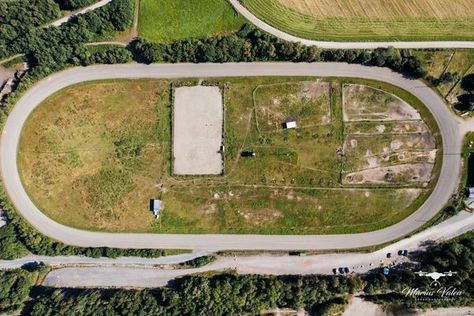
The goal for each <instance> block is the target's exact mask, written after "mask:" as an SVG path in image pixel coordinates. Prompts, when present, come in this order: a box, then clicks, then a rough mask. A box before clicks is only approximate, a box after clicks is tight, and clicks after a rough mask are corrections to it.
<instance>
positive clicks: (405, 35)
mask: <svg viewBox="0 0 474 316" xmlns="http://www.w3.org/2000/svg"><path fill="white" fill-rule="evenodd" d="M242 3H243V4H244V5H245V6H246V7H247V8H248V9H249V10H250V11H252V12H253V13H254V14H255V15H256V16H257V17H259V18H260V19H262V20H263V21H265V22H267V23H268V24H270V25H272V26H274V27H276V28H278V29H280V30H282V31H285V32H288V33H290V34H293V35H296V36H300V37H303V38H307V39H315V40H333V41H384V40H393V41H402V40H406V41H410V40H412V41H414V40H472V39H473V38H474V33H473V30H474V13H473V12H472V10H471V7H472V1H471V0H454V1H449V5H447V4H446V1H443V0H419V1H409V0H392V1H383V0H337V1H329V0H323V1H320V0H242Z"/></svg>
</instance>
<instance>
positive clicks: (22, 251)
mask: <svg viewBox="0 0 474 316" xmlns="http://www.w3.org/2000/svg"><path fill="white" fill-rule="evenodd" d="M27 254H28V250H27V249H26V248H25V246H23V244H22V243H21V242H19V241H18V239H17V238H16V233H15V228H14V227H13V225H11V224H8V225H5V226H3V227H0V259H15V258H19V257H23V256H26V255H27Z"/></svg>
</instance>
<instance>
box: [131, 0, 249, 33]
mask: <svg viewBox="0 0 474 316" xmlns="http://www.w3.org/2000/svg"><path fill="white" fill-rule="evenodd" d="M138 21H139V23H138V33H139V35H140V37H143V38H145V39H147V40H150V41H155V42H169V41H174V40H180V39H186V38H193V37H202V36H210V35H217V34H225V33H231V32H236V31H238V30H239V29H240V28H241V27H242V25H243V24H244V23H245V20H244V19H243V18H242V17H241V16H240V15H239V14H237V13H236V12H235V11H234V9H233V8H232V6H231V5H230V4H229V3H228V2H227V0H174V1H169V0H141V1H140V12H139V19H138Z"/></svg>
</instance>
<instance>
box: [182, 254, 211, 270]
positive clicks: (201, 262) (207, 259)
mask: <svg viewBox="0 0 474 316" xmlns="http://www.w3.org/2000/svg"><path fill="white" fill-rule="evenodd" d="M214 259H215V257H214V256H202V257H197V258H194V259H192V260H188V261H186V262H183V263H182V264H181V266H182V267H183V268H200V267H203V266H205V265H208V264H209V263H211V262H213V261H214Z"/></svg>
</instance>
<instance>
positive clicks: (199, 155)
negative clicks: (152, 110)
mask: <svg viewBox="0 0 474 316" xmlns="http://www.w3.org/2000/svg"><path fill="white" fill-rule="evenodd" d="M223 112H224V111H223V104H222V95H221V91H220V89H219V88H218V87H205V86H195V87H181V88H177V89H175V92H174V113H173V157H174V163H173V172H174V173H175V174H177V175H203V174H214V175H217V174H221V173H222V168H223V164H222V154H221V152H220V148H221V145H222V127H223V120H224V113H223Z"/></svg>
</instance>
